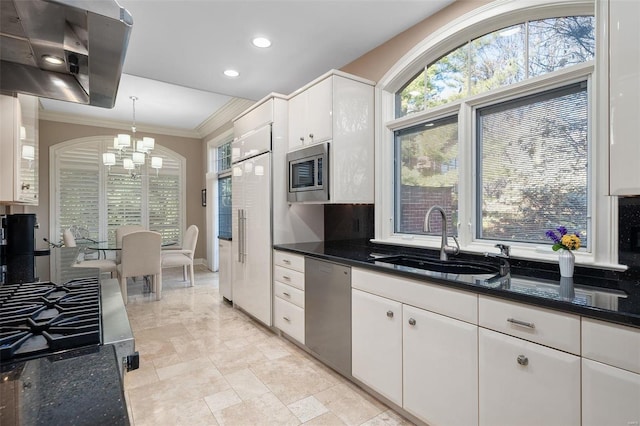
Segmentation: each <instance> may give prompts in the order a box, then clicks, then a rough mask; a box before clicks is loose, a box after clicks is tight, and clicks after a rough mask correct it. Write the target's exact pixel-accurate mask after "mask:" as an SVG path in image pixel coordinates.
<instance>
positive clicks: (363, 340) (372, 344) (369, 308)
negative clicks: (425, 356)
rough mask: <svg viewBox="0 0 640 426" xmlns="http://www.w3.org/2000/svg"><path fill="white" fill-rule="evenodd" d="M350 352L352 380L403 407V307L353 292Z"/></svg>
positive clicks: (381, 298) (361, 292) (360, 292)
mask: <svg viewBox="0 0 640 426" xmlns="http://www.w3.org/2000/svg"><path fill="white" fill-rule="evenodd" d="M351 350H352V364H351V372H352V375H353V377H355V378H356V379H358V380H360V381H361V382H362V383H364V384H366V385H367V386H369V387H370V388H371V389H373V390H375V391H376V392H378V393H380V394H381V395H383V396H384V397H386V398H388V399H389V400H391V401H392V402H394V403H396V404H398V405H402V304H400V303H399V302H395V301H393V300H389V299H385V298H384V297H380V296H375V295H373V294H370V293H365V292H363V291H360V290H352V293H351Z"/></svg>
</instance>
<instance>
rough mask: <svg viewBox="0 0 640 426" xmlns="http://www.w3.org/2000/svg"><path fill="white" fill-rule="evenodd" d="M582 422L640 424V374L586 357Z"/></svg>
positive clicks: (596, 425) (590, 425)
mask: <svg viewBox="0 0 640 426" xmlns="http://www.w3.org/2000/svg"><path fill="white" fill-rule="evenodd" d="M582 424H583V426H600V425H625V426H626V425H638V424H640V374H636V373H632V372H630V371H626V370H622V369H620V368H615V367H611V366H609V365H606V364H602V363H599V362H596V361H591V360H589V359H583V360H582Z"/></svg>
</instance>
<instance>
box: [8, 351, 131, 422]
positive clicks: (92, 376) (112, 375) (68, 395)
mask: <svg viewBox="0 0 640 426" xmlns="http://www.w3.org/2000/svg"><path fill="white" fill-rule="evenodd" d="M0 424H2V425H3V426H10V425H29V426H31V425H78V426H79V425H87V426H89V425H91V426H97V425H128V424H129V417H128V415H127V408H126V405H125V399H124V393H123V391H122V383H121V378H120V373H119V372H118V363H117V360H116V352H115V348H114V347H113V346H112V345H104V346H92V347H85V348H81V349H74V350H70V351H65V352H62V353H59V354H54V355H49V356H46V357H41V358H36V359H31V360H28V361H19V362H14V363H8V364H4V365H2V370H1V372H0Z"/></svg>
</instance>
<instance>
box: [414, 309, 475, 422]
mask: <svg viewBox="0 0 640 426" xmlns="http://www.w3.org/2000/svg"><path fill="white" fill-rule="evenodd" d="M402 324H403V334H402V337H403V370H404V371H403V407H404V409H405V410H407V411H408V412H410V413H411V414H413V415H415V416H417V417H419V418H420V419H422V420H424V421H425V422H427V423H428V424H429V425H432V426H436V425H452V426H455V425H460V426H467V425H477V424H478V327H477V326H476V325H474V324H469V323H466V322H464V321H458V320H456V319H453V318H449V317H446V316H443V315H439V314H435V313H433V312H429V311H425V310H423V309H418V308H415V307H413V306H408V305H404V307H403V321H402Z"/></svg>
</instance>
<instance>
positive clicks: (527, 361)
mask: <svg viewBox="0 0 640 426" xmlns="http://www.w3.org/2000/svg"><path fill="white" fill-rule="evenodd" d="M478 346H479V367H478V370H479V371H478V372H479V391H478V395H479V404H480V405H479V413H480V422H479V423H480V425H486V426H499V425H519V426H525V425H531V426H539V425H545V426H553V425H558V426H570V425H579V424H580V358H579V357H577V356H575V355H571V354H568V353H566V352H562V351H558V350H555V349H551V348H547V347H545V346H541V345H538V344H536V343H531V342H527V341H524V340H522V339H518V338H515V337H511V336H506V335H504V334H500V333H496V332H494V331H491V330H486V329H484V328H480V329H479V341H478Z"/></svg>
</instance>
